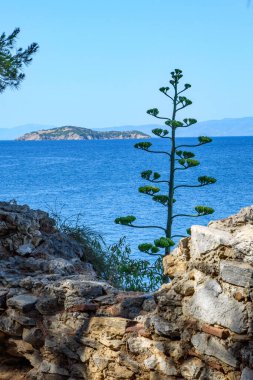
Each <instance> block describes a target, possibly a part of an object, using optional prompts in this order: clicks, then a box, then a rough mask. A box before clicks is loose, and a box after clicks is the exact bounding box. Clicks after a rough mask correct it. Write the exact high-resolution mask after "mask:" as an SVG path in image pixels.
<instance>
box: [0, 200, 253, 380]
mask: <svg viewBox="0 0 253 380" xmlns="http://www.w3.org/2000/svg"><path fill="white" fill-rule="evenodd" d="M252 247H253V207H249V208H246V209H243V210H242V211H240V212H239V213H238V214H237V215H234V216H232V217H229V218H227V219H224V220H222V221H215V222H211V223H210V224H209V226H208V227H202V226H193V227H192V236H191V238H184V239H182V240H181V241H180V243H179V244H178V247H176V249H175V250H174V251H173V252H172V253H171V255H170V256H168V257H166V258H164V270H165V273H166V274H168V275H169V276H170V282H169V283H167V284H164V285H163V286H162V287H161V288H160V289H159V290H158V291H157V292H155V293H154V294H143V293H139V292H138V293H137V292H136V293H134V292H122V291H119V290H117V289H115V288H113V287H112V286H111V285H110V284H108V283H107V282H105V281H103V280H101V279H99V278H98V277H97V275H96V273H95V272H94V270H93V268H92V266H91V265H90V264H89V263H86V262H84V261H83V257H85V255H84V252H83V247H82V246H81V245H79V244H78V243H77V242H75V241H73V240H72V239H70V238H69V237H68V236H66V235H65V234H62V233H61V232H60V231H58V230H57V229H56V228H55V225H54V221H53V220H52V219H51V218H49V216H48V215H47V214H46V213H44V212H42V211H38V210H31V209H30V208H29V207H28V206H19V205H16V204H9V203H0V262H1V264H0V378H1V376H2V377H3V379H5V378H8V379H16V378H17V380H21V379H22V378H23V379H24V378H26V379H28V380H58V379H59V380H61V379H63V380H64V379H66V380H67V379H69V380H70V379H71V380H79V379H87V380H91V379H92V380H102V379H105V380H115V379H118V380H120V379H129V380H179V379H187V380H195V379H196V380H197V379H198V380H205V379H207V380H239V379H240V378H241V379H242V380H248V379H253V375H252V374H253V354H252V352H253V305H252V300H253V279H252V278H253V250H252ZM13 367H15V368H13ZM17 368H18V371H19V374H20V375H18V376H19V377H16V376H17V372H15V369H17ZM24 373H25V375H24ZM24 376H25V377H24Z"/></svg>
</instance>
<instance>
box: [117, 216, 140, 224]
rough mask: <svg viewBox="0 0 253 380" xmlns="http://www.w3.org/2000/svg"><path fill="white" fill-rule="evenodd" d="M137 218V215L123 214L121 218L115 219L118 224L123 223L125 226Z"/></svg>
mask: <svg viewBox="0 0 253 380" xmlns="http://www.w3.org/2000/svg"><path fill="white" fill-rule="evenodd" d="M135 220H136V218H135V216H133V215H128V216H122V217H120V218H116V219H115V221H114V222H115V223H116V224H123V225H125V226H127V225H130V224H132V223H133V222H134V221H135Z"/></svg>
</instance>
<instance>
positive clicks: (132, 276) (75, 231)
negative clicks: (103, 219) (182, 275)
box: [51, 210, 163, 292]
mask: <svg viewBox="0 0 253 380" xmlns="http://www.w3.org/2000/svg"><path fill="white" fill-rule="evenodd" d="M51 217H52V218H54V220H55V221H56V226H57V228H58V229H59V230H60V231H61V232H63V233H64V234H66V235H67V236H69V237H70V238H71V239H74V240H75V241H77V242H78V243H79V244H81V246H82V248H83V258H82V260H83V261H85V262H89V263H90V264H92V266H93V268H94V270H95V271H96V273H97V274H98V277H99V278H101V279H103V280H106V281H108V282H109V283H110V284H112V285H113V286H115V287H116V288H118V289H122V290H125V291H143V292H150V291H154V290H156V289H158V287H159V286H160V284H161V275H162V271H163V268H162V259H161V258H160V257H158V259H157V260H155V261H154V263H153V264H150V261H149V260H145V259H142V260H140V259H138V258H135V257H134V255H133V254H132V252H131V249H130V246H129V245H128V244H127V243H126V238H125V237H123V238H121V239H120V240H119V242H117V243H115V244H112V245H110V246H107V245H106V244H105V242H104V240H103V238H102V236H101V235H100V234H98V233H97V232H95V231H94V230H92V229H91V228H89V227H87V226H85V225H83V223H82V222H81V219H82V218H81V214H79V215H76V216H73V217H70V218H67V219H64V218H63V216H62V215H61V213H59V212H57V211H52V210H51Z"/></svg>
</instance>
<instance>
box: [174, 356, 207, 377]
mask: <svg viewBox="0 0 253 380" xmlns="http://www.w3.org/2000/svg"><path fill="white" fill-rule="evenodd" d="M204 365H205V364H204V363H203V362H202V361H201V360H200V359H199V358H192V359H188V360H185V361H184V362H183V364H182V365H181V367H180V371H181V375H182V376H183V377H184V379H189V380H191V379H198V378H199V375H200V372H201V370H202V368H203V367H204Z"/></svg>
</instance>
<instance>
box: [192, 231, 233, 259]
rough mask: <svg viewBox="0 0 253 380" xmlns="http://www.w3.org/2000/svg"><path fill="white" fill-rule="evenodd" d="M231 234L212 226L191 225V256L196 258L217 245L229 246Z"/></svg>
mask: <svg viewBox="0 0 253 380" xmlns="http://www.w3.org/2000/svg"><path fill="white" fill-rule="evenodd" d="M231 239H232V236H231V234H230V233H229V232H227V231H220V230H218V229H215V228H212V227H204V226H192V227H191V258H192V259H196V258H199V257H201V256H202V255H204V254H206V253H208V252H210V251H213V250H215V249H217V248H218V247H219V246H221V245H224V246H230V245H231Z"/></svg>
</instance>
